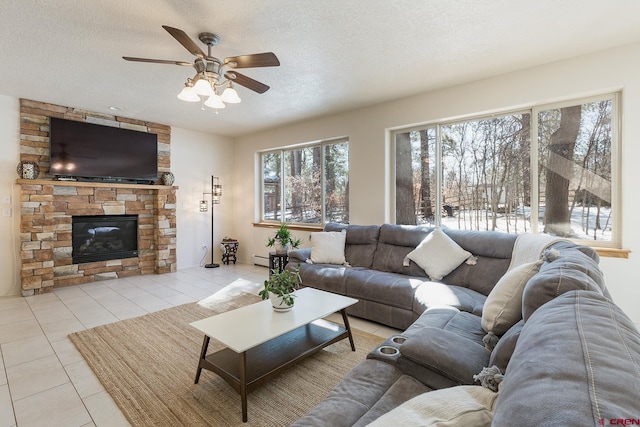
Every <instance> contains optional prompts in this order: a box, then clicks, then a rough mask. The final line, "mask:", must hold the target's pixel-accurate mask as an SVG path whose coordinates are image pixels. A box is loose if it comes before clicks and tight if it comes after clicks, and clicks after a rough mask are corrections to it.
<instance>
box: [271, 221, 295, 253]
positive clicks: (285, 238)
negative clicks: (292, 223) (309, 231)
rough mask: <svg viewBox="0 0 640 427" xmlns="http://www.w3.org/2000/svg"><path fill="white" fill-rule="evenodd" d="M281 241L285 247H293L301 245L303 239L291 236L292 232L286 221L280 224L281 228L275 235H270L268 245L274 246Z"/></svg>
mask: <svg viewBox="0 0 640 427" xmlns="http://www.w3.org/2000/svg"><path fill="white" fill-rule="evenodd" d="M276 242H279V243H280V244H281V245H282V246H283V247H286V246H291V247H292V248H293V249H295V248H297V247H298V246H300V243H302V242H301V240H300V239H295V238H293V237H292V236H291V232H290V231H289V229H288V228H287V224H285V223H284V222H283V223H282V224H280V228H278V230H277V231H276V234H275V235H274V236H273V237H269V238H268V239H267V247H270V246H273V245H275V244H276Z"/></svg>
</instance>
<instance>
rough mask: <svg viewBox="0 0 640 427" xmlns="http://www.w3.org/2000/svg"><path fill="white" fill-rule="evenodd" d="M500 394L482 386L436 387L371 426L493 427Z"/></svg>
mask: <svg viewBox="0 0 640 427" xmlns="http://www.w3.org/2000/svg"><path fill="white" fill-rule="evenodd" d="M497 397H498V394H497V393H494V392H492V391H491V390H489V389H486V388H484V387H480V386H458V387H450V388H445V389H442V390H434V391H430V392H428V393H423V394H421V395H420V396H416V397H414V398H413V399H411V400H409V401H407V402H405V403H403V404H402V405H400V406H398V407H397V408H395V409H394V410H393V411H391V412H387V413H386V414H385V415H383V416H381V417H380V418H378V419H377V420H376V421H374V422H373V423H371V424H369V425H370V426H371V427H387V426H392V425H397V426H405V427H411V426H414V427H423V426H439V427H447V426H451V427H453V426H474V427H482V426H487V427H490V426H491V421H492V420H493V407H494V405H495V400H496V398H497Z"/></svg>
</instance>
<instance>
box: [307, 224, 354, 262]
mask: <svg viewBox="0 0 640 427" xmlns="http://www.w3.org/2000/svg"><path fill="white" fill-rule="evenodd" d="M309 239H311V256H310V260H311V263H312V264H346V263H347V261H346V259H345V258H344V244H345V242H346V240H347V231H346V230H342V231H340V232H338V231H323V232H320V233H311V235H310V236H309Z"/></svg>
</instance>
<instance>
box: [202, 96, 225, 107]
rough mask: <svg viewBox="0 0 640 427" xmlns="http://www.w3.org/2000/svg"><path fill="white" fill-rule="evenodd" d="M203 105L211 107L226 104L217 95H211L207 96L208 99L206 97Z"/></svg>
mask: <svg viewBox="0 0 640 427" xmlns="http://www.w3.org/2000/svg"><path fill="white" fill-rule="evenodd" d="M204 105H206V106H207V107H211V108H225V107H226V105H224V102H222V99H220V96H219V95H215V94H214V95H211V96H210V97H209V99H207V102H205V103H204Z"/></svg>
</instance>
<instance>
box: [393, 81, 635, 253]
mask: <svg viewBox="0 0 640 427" xmlns="http://www.w3.org/2000/svg"><path fill="white" fill-rule="evenodd" d="M621 98H622V92H621V91H616V92H606V93H602V94H598V95H592V96H586V97H579V98H570V99H565V100H563V101H557V102H550V103H541V104H535V105H531V106H530V107H528V108H522V107H520V108H515V109H505V110H500V111H499V112H498V111H497V112H495V113H492V114H470V115H466V116H463V117H456V118H455V119H443V120H434V121H429V122H425V123H423V124H421V125H413V126H408V127H402V128H394V129H391V130H390V131H389V135H390V142H391V144H390V147H389V148H390V150H389V159H390V167H391V171H392V173H391V176H390V178H391V179H390V190H391V206H390V209H389V211H390V212H389V215H390V218H391V220H392V222H393V223H395V222H396V200H397V199H396V185H395V182H396V140H397V135H398V134H401V133H407V132H412V131H422V130H426V129H428V128H435V130H436V132H435V133H436V149H435V152H436V159H435V167H434V170H435V175H436V184H435V187H436V188H435V192H436V195H435V198H436V200H435V206H434V209H435V225H436V226H440V225H441V219H442V208H443V206H442V185H443V181H444V177H443V164H442V155H443V149H442V131H441V129H442V127H443V126H448V125H452V124H456V123H461V122H469V121H479V120H483V119H488V118H496V117H501V116H506V115H513V114H530V117H531V122H530V150H531V152H530V162H531V163H530V176H531V180H530V181H531V202H530V203H531V212H537V211H538V208H539V200H540V199H539V191H540V188H539V181H538V179H537V178H536V177H537V176H538V171H539V162H538V161H539V141H538V113H539V112H540V111H545V110H550V109H558V108H563V107H568V106H572V105H583V104H588V103H595V102H599V101H604V100H611V206H612V208H613V214H612V218H613V224H614V227H613V229H612V230H611V240H609V241H606V240H588V239H571V240H573V241H575V242H578V243H580V244H583V245H585V246H592V247H602V248H607V249H620V248H621V247H622V235H623V234H622V228H623V225H622V198H621V194H622V171H621V166H622V163H621V151H622V138H621V133H620V129H621V123H622V113H621V105H620V104H621ZM534 178H535V179H534ZM541 225H542V222H541V221H540V220H538V218H537V217H535V220H534V218H533V217H532V218H531V232H532V233H536V234H540V233H541V232H540V230H539V229H540V228H541V227H540V226H541Z"/></svg>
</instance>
